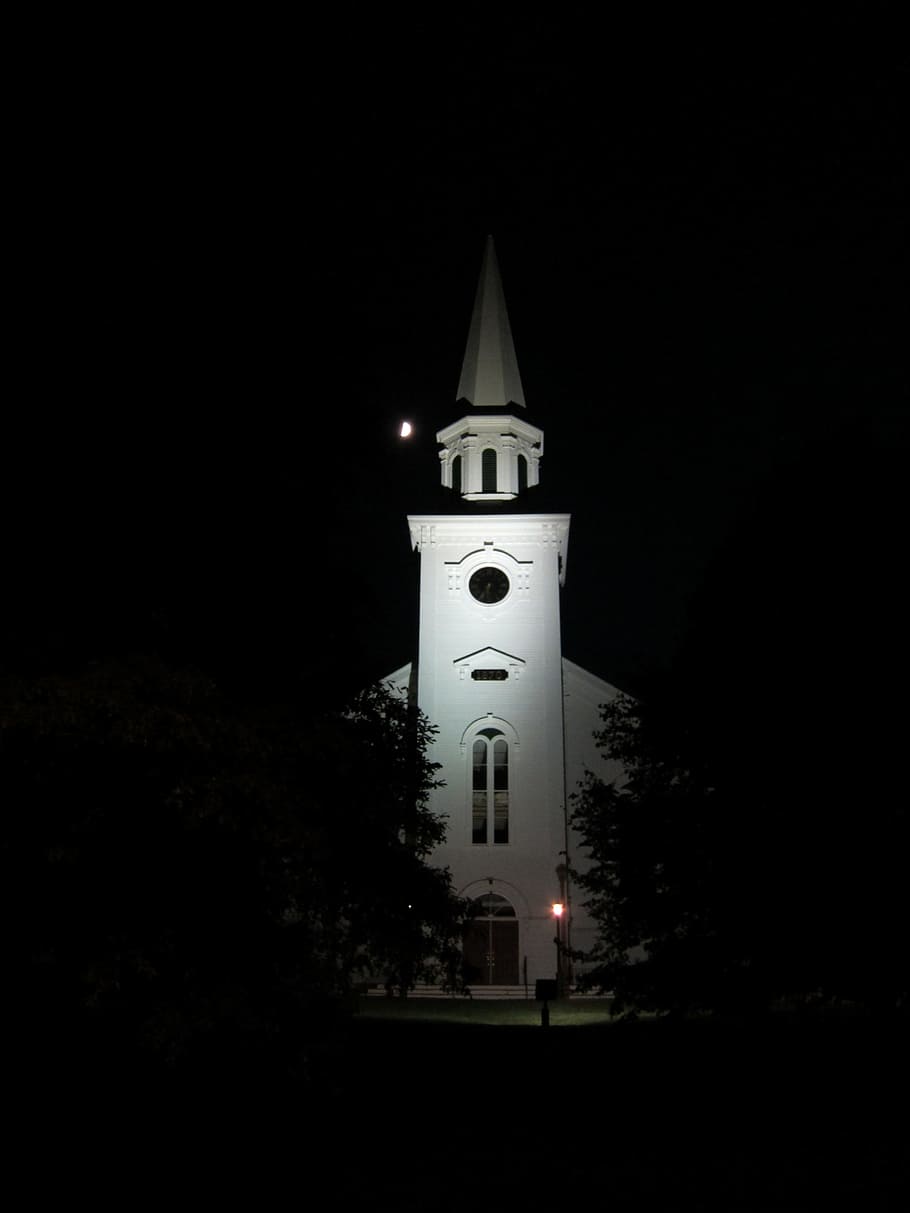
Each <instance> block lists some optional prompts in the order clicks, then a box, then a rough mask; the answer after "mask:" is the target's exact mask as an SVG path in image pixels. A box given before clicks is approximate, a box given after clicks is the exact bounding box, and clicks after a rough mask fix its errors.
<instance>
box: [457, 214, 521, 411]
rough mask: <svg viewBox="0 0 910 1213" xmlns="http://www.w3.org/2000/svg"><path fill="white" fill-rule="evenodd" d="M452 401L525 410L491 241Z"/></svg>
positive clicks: (478, 284)
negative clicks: (455, 393)
mask: <svg viewBox="0 0 910 1213" xmlns="http://www.w3.org/2000/svg"><path fill="white" fill-rule="evenodd" d="M456 400H466V401H467V402H468V404H472V405H474V407H475V408H509V407H511V406H512V405H515V404H517V405H520V406H521V408H524V407H525V397H524V391H523V390H522V386H521V375H520V374H519V372H518V360H517V358H516V357H515V346H514V344H513V342H512V330H511V328H510V326H509V314H508V312H507V311H506V300H505V295H504V294H503V290H502V280H501V278H500V276H499V264H498V262H497V260H496V249H495V248H494V246H493V237H492V236H488V237H487V244H486V249H485V250H484V255H483V265H482V266H481V268H480V281H479V282H478V283H477V295H476V297H475V299H474V312H473V315H472V316H471V328H470V331H469V332H468V344H467V347H466V349H465V355H464V365H463V366H462V368H461V379H460V380H459V383H458V393H457V395H456Z"/></svg>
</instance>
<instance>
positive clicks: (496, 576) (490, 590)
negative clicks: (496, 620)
mask: <svg viewBox="0 0 910 1213" xmlns="http://www.w3.org/2000/svg"><path fill="white" fill-rule="evenodd" d="M468 589H469V590H470V591H471V596H472V598H476V599H477V601H478V602H502V600H503V598H505V596H506V594H508V592H509V579H508V577H507V576H506V575H505V573H504V572H503V571H502V569H494V568H492V567H490V566H489V565H486V566H484V568H482V569H478V570H477V572H476V573H472V574H471V579H470V580H469V582H468Z"/></svg>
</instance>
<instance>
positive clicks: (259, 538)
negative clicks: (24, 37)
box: [3, 15, 906, 700]
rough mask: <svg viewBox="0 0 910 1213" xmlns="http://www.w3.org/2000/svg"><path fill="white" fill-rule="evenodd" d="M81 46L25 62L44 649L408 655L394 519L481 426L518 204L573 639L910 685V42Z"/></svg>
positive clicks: (437, 35)
mask: <svg viewBox="0 0 910 1213" xmlns="http://www.w3.org/2000/svg"><path fill="white" fill-rule="evenodd" d="M95 34H97V35H98V36H97V38H96V37H95V36H94V35H95ZM76 35H77V31H68V30H65V29H62V28H60V27H58V28H57V29H56V30H55V31H54V33H53V34H52V35H48V37H47V38H46V39H45V40H44V41H43V42H42V44H41V48H40V53H39V52H38V51H37V50H35V51H34V52H33V54H34V58H33V60H31V59H30V62H31V65H32V66H33V73H32V81H31V88H30V90H29V91H28V94H27V98H26V100H25V101H23V105H22V112H21V118H22V124H21V129H22V132H23V136H22V145H23V151H24V162H25V165H26V168H25V171H23V172H22V174H21V175H20V177H19V179H18V183H17V192H18V197H19V199H20V200H21V203H22V212H23V222H22V224H21V227H19V228H18V229H17V230H16V232H15V237H14V239H15V246H16V252H17V254H18V255H19V258H20V260H21V264H22V266H23V267H24V271H25V272H24V274H23V277H22V288H21V296H20V298H21V306H20V307H18V308H17V317H16V324H15V326H14V329H13V343H14V346H15V347H18V349H17V352H18V353H19V354H20V355H21V361H20V362H19V363H18V365H20V366H21V374H19V375H18V376H17V377H16V379H15V380H14V381H12V382H11V384H10V387H11V391H10V393H9V396H8V399H7V402H6V405H5V414H6V424H5V434H6V440H5V441H4V443H3V461H4V477H3V486H4V496H5V503H4V516H5V518H6V522H7V526H6V531H7V559H6V567H7V571H8V576H7V578H6V592H5V595H4V600H5V610H6V611H8V613H9V623H8V625H7V627H6V628H5V637H6V642H7V643H6V649H7V654H8V656H9V657H10V659H11V660H13V661H14V662H19V663H20V664H22V663H24V664H25V666H26V667H27V668H30V669H38V668H42V667H46V666H48V665H51V666H53V665H59V664H61V663H64V664H65V663H66V662H67V661H71V662H78V661H81V660H83V659H84V658H85V657H86V656H91V655H92V654H97V653H100V652H102V651H104V650H108V649H111V648H116V647H118V646H120V647H135V646H136V645H140V646H141V645H146V646H158V647H164V648H166V649H168V650H169V651H172V652H174V653H176V654H178V655H180V656H182V657H186V658H187V659H189V660H192V661H195V662H199V663H201V664H205V665H208V666H210V667H211V668H212V669H213V670H215V671H217V672H218V673H219V676H220V677H223V678H224V679H226V680H228V681H236V684H237V685H238V687H239V686H243V687H244V688H247V687H250V688H263V687H264V688H265V689H266V690H267V691H268V693H269V694H280V695H282V696H290V697H292V698H301V699H306V698H312V697H313V696H314V695H316V696H318V697H319V698H321V699H324V700H336V699H339V698H341V697H343V695H344V694H347V693H348V692H349V691H350V690H351V689H353V688H354V687H356V686H358V685H362V684H363V682H364V681H369V680H371V679H373V678H375V677H379V676H380V675H382V674H384V673H387V672H389V671H391V670H392V669H394V668H396V667H397V666H398V665H400V664H402V663H403V662H404V661H406V660H408V659H409V658H410V657H411V656H412V655H413V653H414V650H415V628H416V585H417V582H416V558H415V557H413V556H412V555H411V554H410V553H409V550H408V532H407V524H406V521H405V516H406V514H407V512H408V511H411V510H415V509H417V510H419V509H421V508H422V504H423V502H424V501H425V500H426V495H427V492H428V490H429V489H430V488H431V486H432V485H433V483H434V482H435V479H436V477H437V476H438V469H437V459H436V453H435V452H436V444H435V442H434V441H433V434H434V433H435V429H436V428H437V426H438V425H440V424H444V423H446V422H448V421H450V420H454V419H455V417H456V416H457V415H458V410H456V408H455V401H454V395H455V388H456V385H457V382H458V374H459V370H460V364H461V358H462V354H463V349H464V342H465V338H466V335H467V326H468V320H469V315H470V309H471V305H472V301H473V294H474V289H475V285H476V280H477V274H478V270H479V266H480V259H481V255H482V250H483V242H484V239H485V237H486V235H487V233H488V232H492V233H493V234H494V236H495V239H496V242H497V251H498V255H499V260H500V266H501V270H502V276H503V280H504V286H505V292H506V298H507V302H508V306H509V311H510V316H511V321H512V328H513V333H514V338H515V344H516V348H517V353H518V359H519V365H520V368H521V373H522V377H523V380H524V386H525V393H526V397H527V400H528V405H529V414H530V417H531V419H532V420H535V421H536V422H538V423H539V424H541V425H542V426H543V428H544V430H545V433H546V446H545V456H544V460H543V464H542V477H543V480H544V484H545V486H546V491H547V501H548V503H552V504H555V505H561V507H562V508H564V509H565V510H567V511H570V512H571V513H572V515H573V524H572V535H571V542H570V549H569V561H568V581H567V586H566V590H565V593H564V598H563V611H564V615H563V619H564V631H565V641H564V649H565V652H566V654H567V655H568V656H570V657H571V658H573V659H574V660H577V661H579V662H580V663H581V664H583V665H585V666H586V667H587V668H590V669H592V670H593V671H594V672H596V673H598V674H599V675H601V676H602V677H605V678H607V679H608V680H610V681H613V682H615V683H616V684H617V685H619V686H621V687H624V688H626V689H629V690H632V691H635V692H637V693H646V691H647V688H648V687H649V686H650V685H651V684H652V683H653V681H654V680H655V679H660V678H662V677H663V676H664V675H665V674H666V673H667V672H668V671H671V672H673V673H674V674H678V675H681V676H682V677H684V678H691V677H698V676H699V671H704V670H706V669H708V668H710V667H712V666H717V667H718V668H722V669H724V670H729V669H730V668H731V667H733V668H739V669H740V678H741V680H748V679H752V678H756V677H762V678H766V679H769V680H773V681H774V682H775V683H777V684H780V685H782V686H783V685H786V684H787V683H788V681H789V680H791V679H793V678H795V677H796V678H803V677H810V675H807V674H806V673H805V670H806V668H807V663H808V666H809V667H811V669H812V671H813V673H812V674H811V677H812V678H815V677H816V672H817V671H821V670H824V671H826V673H825V679H826V685H827V684H828V683H830V686H831V688H832V689H834V688H835V687H837V688H840V690H841V691H843V692H847V693H850V692H852V691H854V690H856V689H858V688H860V687H867V688H868V687H869V686H873V687H874V690H875V693H876V694H883V693H886V692H887V691H888V690H889V689H890V688H893V687H894V686H895V685H896V683H897V682H898V681H899V680H900V677H901V671H902V670H904V671H905V670H906V645H905V641H904V627H903V623H902V617H903V612H904V609H905V606H906V597H905V591H904V589H903V577H902V570H901V566H902V559H903V558H902V555H901V553H902V548H903V539H904V530H905V523H906V512H905V489H904V477H905V469H906V379H905V362H904V344H905V341H904V333H905V326H906V309H905V303H904V298H905V282H906V274H905V268H906V266H905V243H904V231H905V213H906V211H905V204H906V195H905V192H904V188H903V186H904V178H903V175H904V172H905V150H904V144H905V133H906V132H905V131H904V129H903V123H902V120H901V118H900V111H901V107H902V102H903V100H904V99H905V96H904V95H905V91H906V90H905V83H906V77H905V73H904V64H903V63H902V62H901V61H900V58H899V52H898V50H897V43H898V39H897V38H896V34H895V31H894V30H893V29H889V28H888V27H887V25H885V26H878V25H876V24H875V23H874V22H873V21H872V20H871V19H867V20H859V19H854V20H848V19H846V18H845V19H840V20H838V19H832V18H828V19H826V22H825V24H824V25H820V24H819V23H817V22H815V21H810V20H809V19H806V20H805V21H803V22H800V21H799V20H794V19H793V18H787V21H786V22H785V23H784V22H782V21H776V20H773V19H770V18H769V19H768V20H767V21H764V22H752V21H750V20H749V19H747V18H745V17H744V18H740V19H737V20H736V21H727V22H720V23H718V22H717V21H715V20H712V21H711V22H708V21H707V20H706V21H705V22H704V23H703V24H701V25H698V24H697V23H696V24H693V23H692V22H691V20H689V19H686V20H682V19H675V20H670V21H669V23H668V22H667V21H665V20H664V19H663V18H661V19H660V20H657V19H653V20H652V19H646V18H644V17H642V18H641V19H640V20H638V19H634V18H631V17H628V18H623V19H621V20H617V19H615V18H611V19H610V21H609V22H608V23H607V25H606V26H603V27H598V28H596V29H595V28H594V27H593V26H588V25H586V24H585V23H583V22H580V21H579V22H572V21H571V20H570V19H568V18H566V19H563V18H559V19H557V18H553V19H546V18H542V17H533V18H532V17H526V18H524V19H523V20H522V21H521V22H517V21H516V22H512V21H511V20H510V19H507V18H505V17H502V16H500V17H490V16H489V15H485V16H484V17H483V18H479V17H478V18H477V19H474V18H472V17H471V16H469V15H468V16H462V17H460V18H458V19H456V18H455V17H452V18H450V19H449V20H448V21H442V20H433V21H430V20H420V19H408V20H404V19H402V20H401V21H400V22H398V23H389V22H388V21H387V20H386V19H384V18H375V17H374V18H361V17H358V19H357V21H356V22H354V23H353V24H352V25H351V27H349V28H342V26H341V24H340V23H338V24H337V25H336V24H332V23H331V22H329V21H321V22H319V21H316V22H309V23H304V22H300V23H293V24H289V25H288V26H287V27H285V28H279V27H277V26H275V27H265V26H262V25H260V26H259V27H257V28H255V29H253V28H247V27H244V26H242V25H235V26H233V27H231V28H228V27H227V26H226V25H224V24H222V25H220V26H217V27H216V26H205V27H204V28H190V27H189V26H188V25H181V26H174V27H166V26H163V25H161V26H157V27H154V28H153V27H148V28H141V29H137V28H130V29H127V28H125V27H124V28H122V29H112V28H110V27H106V28H105V29H104V30H98V31H94V32H93V31H91V30H86V29H85V28H84V27H80V29H79V30H78V46H79V53H78V54H74V53H73V49H72V48H73V41H72V40H73V38H75V37H76ZM403 417H408V418H410V419H411V420H412V421H413V423H414V424H415V426H416V427H417V432H416V434H415V437H414V438H413V439H412V440H410V441H409V442H408V443H406V444H405V443H402V442H401V441H400V440H399V439H398V438H397V436H396V435H397V427H398V423H399V421H400V420H401V418H403ZM902 596H903V597H902Z"/></svg>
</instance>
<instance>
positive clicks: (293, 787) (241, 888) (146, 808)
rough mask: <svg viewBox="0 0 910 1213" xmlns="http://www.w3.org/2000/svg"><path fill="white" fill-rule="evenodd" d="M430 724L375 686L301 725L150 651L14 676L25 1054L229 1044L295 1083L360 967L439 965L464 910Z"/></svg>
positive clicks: (9, 767) (163, 1052) (197, 1050)
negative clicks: (439, 848)
mask: <svg viewBox="0 0 910 1213" xmlns="http://www.w3.org/2000/svg"><path fill="white" fill-rule="evenodd" d="M430 733H431V729H430V726H429V725H428V723H427V722H426V721H425V720H424V719H423V718H422V717H419V716H418V717H417V718H416V720H415V717H414V715H413V714H412V713H411V712H409V709H408V707H407V705H406V704H405V703H403V702H402V701H401V700H399V699H396V698H394V697H392V696H391V695H389V694H388V693H386V692H385V691H384V690H382V689H380V688H374V689H371V690H368V691H365V692H363V693H362V694H361V695H360V696H358V697H357V698H356V699H355V700H354V701H353V702H352V704H351V705H350V706H349V708H348V709H347V710H345V711H343V712H338V711H336V712H331V713H326V714H323V715H310V716H308V717H302V716H301V715H300V714H299V713H297V712H294V711H293V710H291V709H288V708H286V707H274V706H272V707H264V706H263V705H262V704H257V705H253V704H251V702H249V701H244V702H243V703H242V704H241V703H237V702H231V701H230V700H229V699H227V698H226V696H225V695H224V694H223V693H222V692H221V691H220V690H219V688H218V686H217V685H216V684H215V683H213V682H212V681H211V680H210V679H209V678H207V677H206V676H204V675H202V674H200V673H199V672H198V671H196V670H193V669H189V668H185V667H184V668H178V667H176V666H174V665H169V664H167V663H165V662H163V661H162V660H160V659H158V658H155V657H148V656H143V657H118V658H112V659H109V660H105V661H99V662H97V663H93V664H89V665H86V666H84V667H83V668H80V669H75V670H71V671H70V672H69V673H67V674H45V675H43V676H41V677H36V678H31V679H29V678H24V677H14V676H9V677H7V678H5V679H4V682H3V716H2V729H0V769H2V802H3V804H4V809H5V815H6V822H7V828H6V831H5V838H4V851H3V854H4V883H5V885H6V887H7V890H8V891H9V892H10V893H11V894H12V895H13V904H14V905H15V907H16V909H17V911H18V917H19V918H21V921H22V923H23V927H22V936H23V943H24V945H25V946H24V955H25V964H24V967H23V968H22V969H21V970H20V971H19V972H18V973H17V975H16V981H15V984H14V988H15V989H16V991H17V997H18V999H19V1001H20V1002H21V1004H22V1006H23V1008H24V1010H25V1011H26V1017H27V1019H28V1021H29V1023H30V1032H29V1035H30V1038H31V1040H32V1042H33V1044H34V1046H35V1055H36V1057H38V1056H41V1055H44V1056H46V1057H48V1058H50V1057H53V1059H54V1061H55V1062H61V1063H62V1062H63V1061H64V1059H72V1058H73V1057H75V1056H78V1055H80V1054H81V1055H83V1056H86V1057H88V1056H89V1055H91V1056H96V1057H97V1055H98V1054H99V1052H100V1053H103V1054H104V1056H105V1058H106V1059H107V1060H108V1061H112V1062H116V1064H118V1065H119V1064H120V1063H121V1062H122V1059H123V1058H124V1057H128V1058H130V1059H131V1060H138V1061H143V1064H144V1063H145V1061H146V1060H151V1061H152V1063H153V1064H154V1065H157V1064H158V1063H160V1062H161V1061H162V1060H165V1061H167V1062H170V1063H173V1064H176V1065H179V1066H183V1067H186V1066H190V1067H193V1066H196V1065H201V1064H203V1061H204V1059H206V1058H210V1057H219V1056H221V1055H222V1054H223V1053H224V1050H225V1049H227V1048H229V1050H230V1056H231V1069H232V1073H234V1074H235V1075H236V1073H237V1071H238V1068H239V1069H242V1068H243V1065H244V1059H246V1062H247V1063H248V1065H249V1068H250V1070H263V1069H265V1070H269V1069H271V1070H274V1069H275V1068H276V1067H277V1068H278V1069H280V1070H282V1071H283V1072H290V1071H296V1072H298V1073H299V1072H300V1070H301V1068H303V1070H306V1067H307V1066H308V1064H309V1059H310V1057H311V1054H312V1049H313V1047H314V1041H317V1042H318V1040H320V1039H321V1038H322V1036H323V1035H324V1032H323V1029H324V1026H325V1025H326V1024H327V1023H328V1022H330V1021H331V1020H332V1018H333V1017H334V1016H336V1015H337V1013H338V1012H339V1010H341V1009H343V1008H344V1007H345V1006H346V1005H348V999H347V995H348V994H349V992H350V991H351V989H352V984H353V983H354V982H355V981H356V979H357V978H358V976H359V975H360V974H362V973H363V972H365V971H367V970H368V969H369V966H370V965H374V966H375V965H380V966H382V967H383V969H386V968H392V969H396V970H397V971H399V972H400V971H401V970H402V968H403V966H404V967H406V970H407V972H408V974H409V975H411V976H412V977H413V976H414V975H416V974H418V973H419V972H422V971H425V970H426V969H427V967H428V966H429V965H430V964H431V963H432V962H431V956H436V957H444V956H445V954H446V951H447V949H450V948H451V947H453V946H455V943H456V942H457V939H458V935H459V926H460V919H459V907H460V903H459V902H458V901H457V899H455V898H454V896H453V894H452V892H451V888H450V885H449V879H448V874H447V873H446V872H444V871H441V870H438V869H433V868H431V867H429V866H428V864H427V862H426V858H427V854H428V852H429V850H430V848H431V847H432V845H433V844H434V843H435V842H436V841H437V840H438V839H439V838H440V837H441V835H442V832H443V828H444V826H443V823H442V822H441V821H440V820H439V819H437V818H436V817H434V816H433V815H432V813H430V811H429V809H428V805H427V798H428V794H429V791H430V789H431V787H432V786H433V782H434V773H435V771H434V767H433V764H431V763H430V762H429V761H428V760H427V758H426V743H427V740H428V738H429V736H430ZM403 957H405V958H406V962H405V960H403ZM143 1059H144V1060H143ZM200 1059H202V1060H200ZM49 1064H53V1063H49Z"/></svg>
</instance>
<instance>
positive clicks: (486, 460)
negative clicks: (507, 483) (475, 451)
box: [480, 446, 496, 493]
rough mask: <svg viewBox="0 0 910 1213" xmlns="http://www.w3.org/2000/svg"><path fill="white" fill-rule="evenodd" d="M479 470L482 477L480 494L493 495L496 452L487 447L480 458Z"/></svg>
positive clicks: (494, 489) (494, 490)
mask: <svg viewBox="0 0 910 1213" xmlns="http://www.w3.org/2000/svg"><path fill="white" fill-rule="evenodd" d="M480 470H481V476H482V484H481V492H484V493H495V492H496V452H495V451H494V450H493V448H492V447H489V446H488V447H487V449H486V450H485V451H484V453H483V455H481V458H480Z"/></svg>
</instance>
